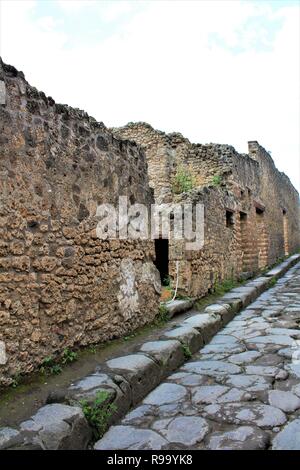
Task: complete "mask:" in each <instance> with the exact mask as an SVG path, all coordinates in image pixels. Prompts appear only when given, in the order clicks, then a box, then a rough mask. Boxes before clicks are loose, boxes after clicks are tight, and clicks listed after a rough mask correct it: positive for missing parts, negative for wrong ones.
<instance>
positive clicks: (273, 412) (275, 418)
mask: <svg viewBox="0 0 300 470" xmlns="http://www.w3.org/2000/svg"><path fill="white" fill-rule="evenodd" d="M204 416H206V417H208V418H211V419H213V420H215V421H218V422H220V423H224V422H227V423H231V424H252V425H256V426H259V427H261V428H263V429H272V428H274V427H275V426H281V425H282V424H284V423H285V422H286V416H285V414H284V413H283V412H282V411H281V410H279V409H278V408H275V407H274V406H270V405H261V404H257V403H226V404H220V405H208V406H206V407H205V408H204Z"/></svg>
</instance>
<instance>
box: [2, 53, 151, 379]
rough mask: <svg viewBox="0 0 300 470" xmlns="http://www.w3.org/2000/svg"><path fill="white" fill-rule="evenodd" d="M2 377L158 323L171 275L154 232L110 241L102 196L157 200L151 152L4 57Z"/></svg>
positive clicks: (113, 199)
mask: <svg viewBox="0 0 300 470" xmlns="http://www.w3.org/2000/svg"><path fill="white" fill-rule="evenodd" d="M0 81H1V83H3V82H4V83H5V88H6V100H5V103H4V104H2V105H0V194H1V200H0V345H1V348H0V349H1V351H0V352H1V354H0V385H4V384H8V383H10V381H11V380H12V378H13V377H14V376H15V375H16V374H19V373H22V374H26V373H29V372H31V371H32V370H34V369H35V368H36V367H37V366H38V365H39V364H41V362H42V361H43V359H44V358H45V357H46V356H55V355H56V354H59V353H61V352H62V351H63V349H64V348H66V347H73V346H81V345H88V344H91V343H97V342H100V341H106V340H108V339H111V338H116V337H120V336H122V335H123V334H125V333H126V332H129V331H132V330H133V329H135V328H137V327H139V326H142V325H144V324H146V323H147V322H150V321H151V320H152V319H153V318H154V316H155V315H156V314H157V311H158V303H159V292H160V280H159V275H158V272H157V270H156V268H155V266H154V264H153V259H154V247H153V243H152V242H148V241H143V242H141V241H138V240H137V241H126V240H121V241H119V240H111V241H105V240H104V241H103V240H99V239H98V238H97V236H96V230H95V229H96V225H97V222H98V218H97V217H96V216H95V215H96V207H97V204H101V203H107V202H109V203H116V202H117V200H118V196H119V195H125V196H128V198H129V199H130V201H131V202H135V201H136V202H140V203H144V204H146V205H148V206H149V205H150V203H151V202H152V197H153V195H152V192H151V190H150V188H149V184H148V175H147V162H146V159H145V154H144V152H143V151H142V150H141V149H140V147H138V146H137V145H136V144H135V143H132V142H126V141H123V140H122V141H120V140H118V139H116V138H115V137H114V136H113V135H112V134H111V132H109V131H108V130H107V129H106V128H105V126H104V125H103V124H102V123H98V122H96V121H95V120H94V119H93V118H91V117H89V116H88V115H87V114H86V113H84V112H82V111H80V110H76V109H72V108H69V107H67V106H62V105H58V104H56V103H55V102H54V100H53V99H52V98H49V97H48V98H47V97H46V96H45V95H44V94H43V93H41V92H38V91H37V90H36V89H35V88H33V87H31V86H30V85H29V84H28V83H27V82H26V80H25V79H24V76H23V74H22V73H21V72H17V70H15V69H14V68H13V67H10V66H7V65H4V64H3V63H2V62H1V63H0Z"/></svg>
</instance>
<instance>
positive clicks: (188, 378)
mask: <svg viewBox="0 0 300 470" xmlns="http://www.w3.org/2000/svg"><path fill="white" fill-rule="evenodd" d="M170 380H172V381H175V382H176V383H177V384H179V385H185V386H188V387H196V386H199V385H204V384H205V383H206V382H207V380H208V377H207V376H205V375H198V374H189V373H188V372H184V373H182V374H180V377H174V376H173V375H170V376H169V377H168V381H170Z"/></svg>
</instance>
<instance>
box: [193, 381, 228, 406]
mask: <svg viewBox="0 0 300 470" xmlns="http://www.w3.org/2000/svg"><path fill="white" fill-rule="evenodd" d="M228 390H229V387H225V386H224V385H205V386H202V387H197V388H196V390H195V392H194V393H193V395H192V403H194V404H196V405H198V404H200V403H206V404H209V403H214V402H215V401H216V400H217V399H218V398H219V397H220V396H221V395H223V394H224V393H225V392H228Z"/></svg>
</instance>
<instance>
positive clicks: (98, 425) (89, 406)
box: [79, 391, 117, 440]
mask: <svg viewBox="0 0 300 470" xmlns="http://www.w3.org/2000/svg"><path fill="white" fill-rule="evenodd" d="M108 398H109V393H108V392H105V391H100V392H98V393H97V394H96V398H95V400H94V401H93V403H89V402H88V401H87V400H80V401H79V404H80V406H81V408H82V411H83V413H84V416H85V417H86V420H87V422H88V423H89V425H90V426H91V428H92V432H93V436H94V438H95V440H96V439H100V438H101V437H102V436H103V434H104V433H105V431H106V430H107V428H108V424H109V419H110V418H111V416H112V415H113V413H115V412H116V411H117V407H116V405H115V404H114V403H108Z"/></svg>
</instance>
